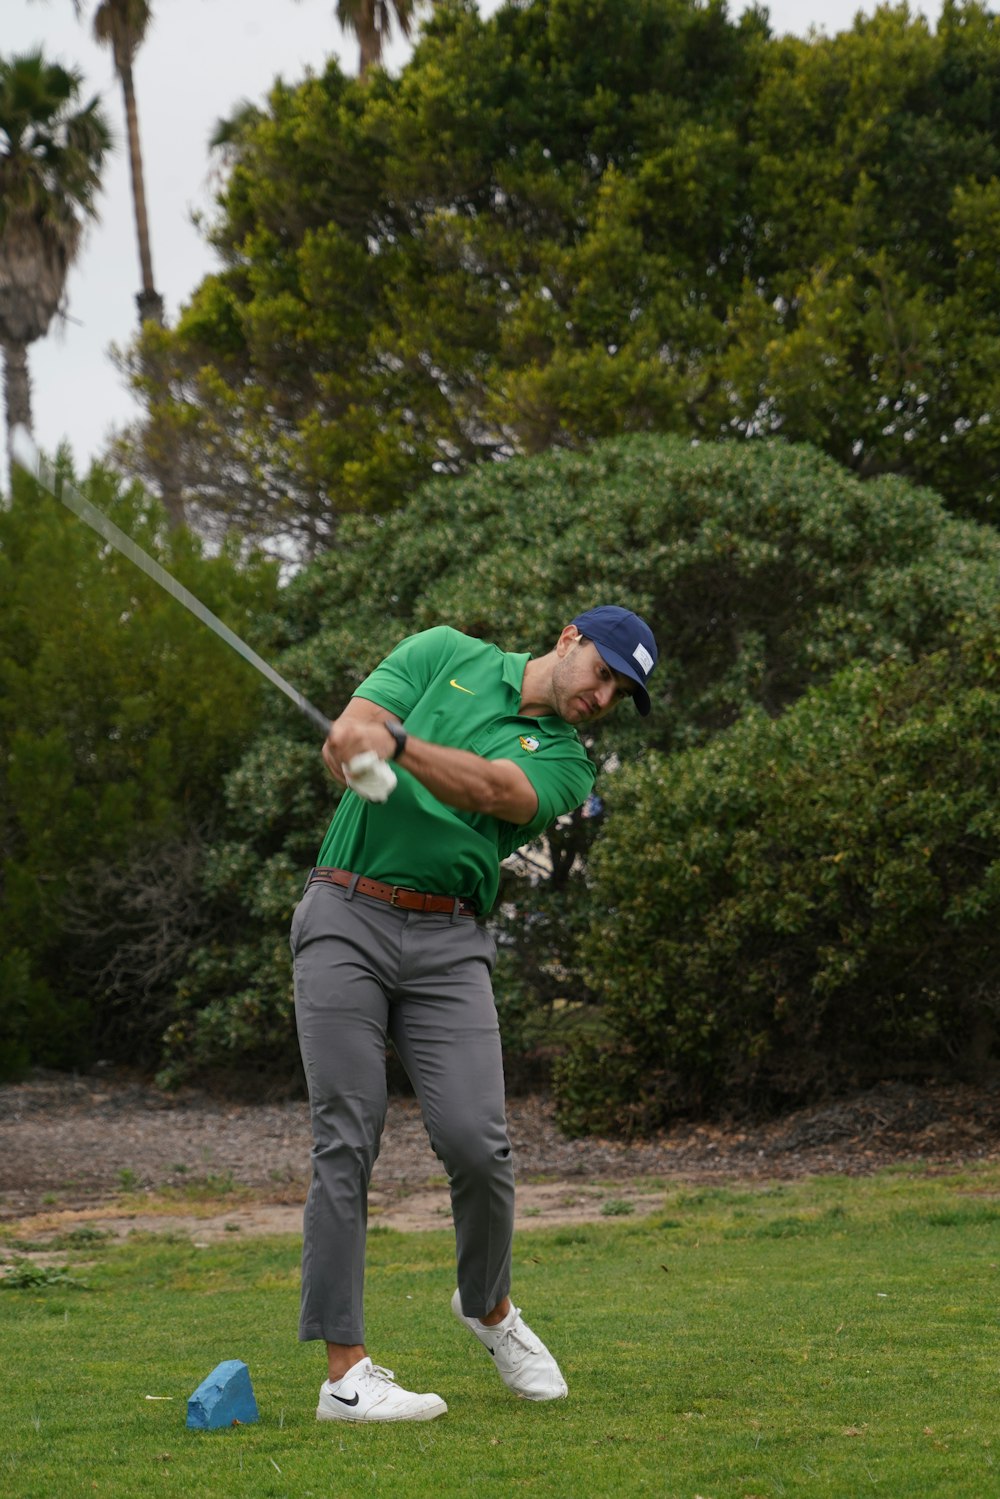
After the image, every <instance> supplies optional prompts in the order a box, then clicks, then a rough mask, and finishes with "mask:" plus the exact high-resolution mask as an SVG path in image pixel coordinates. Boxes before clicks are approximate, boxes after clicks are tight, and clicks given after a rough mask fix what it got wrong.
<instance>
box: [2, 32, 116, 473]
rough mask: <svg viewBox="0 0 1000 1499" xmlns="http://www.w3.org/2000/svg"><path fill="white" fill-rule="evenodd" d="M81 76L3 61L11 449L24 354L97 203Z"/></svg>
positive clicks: (104, 146) (102, 132)
mask: <svg viewBox="0 0 1000 1499" xmlns="http://www.w3.org/2000/svg"><path fill="white" fill-rule="evenodd" d="M81 82H82V79H81V75H80V74H79V73H78V72H76V71H70V70H67V69H66V68H62V67H60V66H59V65H58V64H50V63H46V62H45V61H44V59H43V57H42V54H41V53H40V52H32V53H27V54H25V55H24V56H21V57H14V58H11V59H10V60H0V342H2V344H3V352H4V379H5V392H6V410H7V434H8V449H9V446H10V436H11V434H12V432H13V430H14V428H15V427H17V426H24V427H26V428H27V429H28V430H29V431H30V430H31V427H32V419H31V382H30V377H29V372H28V346H29V344H31V343H33V342H34V341H35V340H36V339H39V338H42V337H44V335H45V334H46V333H47V332H48V329H49V326H50V324H51V322H52V319H53V318H54V317H55V316H56V314H57V313H58V312H60V311H61V310H62V307H63V303H64V299H65V294H66V278H67V275H68V273H69V268H70V266H71V265H72V264H73V262H74V260H75V259H76V256H77V254H78V252H79V249H80V243H81V237H82V233H83V228H84V225H85V224H86V221H87V220H88V218H94V217H96V207H95V200H96V197H97V192H98V189H99V186H100V180H101V167H102V165H103V163H104V158H105V155H106V153H107V151H108V150H109V147H110V135H109V132H108V128H107V125H106V123H105V120H104V116H103V115H102V113H101V111H100V109H99V107H98V103H97V100H96V99H92V100H91V101H90V103H89V104H86V105H83V106H82V107H79V108H78V107H76V106H77V101H78V97H79V92H80V85H81Z"/></svg>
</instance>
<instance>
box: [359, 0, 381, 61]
mask: <svg viewBox="0 0 1000 1499" xmlns="http://www.w3.org/2000/svg"><path fill="white" fill-rule="evenodd" d="M358 43H359V47H360V52H361V56H360V60H359V64H358V77H359V79H362V80H363V79H364V77H365V75H366V74H367V72H368V70H369V68H377V67H378V65H379V63H380V62H381V61H382V34H381V32H380V31H379V29H378V24H377V22H376V18H375V6H374V5H373V4H372V0H368V4H366V5H365V6H363V7H362V12H361V16H360V18H359V21H358Z"/></svg>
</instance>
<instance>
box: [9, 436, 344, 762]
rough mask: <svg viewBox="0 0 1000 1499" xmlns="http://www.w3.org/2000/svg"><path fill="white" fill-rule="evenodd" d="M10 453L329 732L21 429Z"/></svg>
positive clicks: (319, 716) (325, 727)
mask: <svg viewBox="0 0 1000 1499" xmlns="http://www.w3.org/2000/svg"><path fill="white" fill-rule="evenodd" d="M11 452H12V455H13V457H14V459H15V461H16V462H17V463H18V464H19V465H20V466H21V468H23V469H24V471H25V472H26V473H27V474H29V475H30V476H31V477H32V478H33V479H34V480H35V481H36V483H38V484H40V485H41V487H42V488H43V489H44V490H46V491H47V492H48V493H49V494H50V495H52V496H53V498H55V499H57V500H60V501H61V502H62V503H63V504H64V505H65V506H66V508H67V509H68V510H72V512H73V514H74V515H75V516H77V517H78V519H80V520H82V521H83V522H84V523H85V524H86V525H88V526H90V528H91V530H92V531H96V532H97V534H98V536H102V537H103V538H104V540H105V541H107V542H109V543H110V544H111V546H113V547H114V548H115V550H116V551H118V552H120V553H121V554H122V556H123V557H127V558H128V560H129V561H130V562H132V563H134V564H135V566H136V567H138V568H139V569H140V570H141V571H142V572H144V573H145V574H146V576H147V577H149V578H152V580H153V582H154V583H158V584H159V585H160V587H161V588H162V589H163V590H164V591H165V592H166V593H169V594H170V595H171V597H172V598H175V599H176V600H177V602H178V603H179V604H183V605H184V607H185V609H187V610H188V611H189V612H190V613H191V614H193V615H194V616H195V618H196V619H200V620H201V622H202V624H205V625H207V626H208V628H209V629H210V630H212V631H214V633H215V634H216V635H218V636H219V638H220V639H221V640H224V641H225V642H226V644H227V645H229V646H231V647H232V649H233V650H234V651H236V653H237V654H238V655H240V656H242V657H243V659H244V661H248V662H249V663H250V665H251V666H253V667H255V668H256V670H257V671H259V672H260V674H261V676H263V677H266V678H267V680H268V681H269V682H270V683H271V684H272V685H273V686H274V687H277V688H278V690H279V691H280V692H283V693H284V694H285V696H286V697H287V698H290V699H291V701H292V702H293V703H294V704H295V706H296V707H297V708H298V709H299V711H300V712H301V713H304V714H305V715H306V717H307V718H308V719H310V720H311V721H312V723H314V724H315V725H316V727H317V728H318V729H320V730H321V731H322V733H323V737H324V738H325V737H326V735H327V734H328V733H329V732H330V720H329V718H328V717H327V716H326V714H325V713H322V712H320V710H319V708H317V707H315V706H314V705H313V704H312V703H311V702H310V701H309V699H308V698H307V697H304V696H303V694H302V693H301V692H299V691H298V690H297V689H296V688H295V687H293V686H292V685H291V683H290V682H286V681H285V679H284V677H283V676H282V675H281V673H280V672H277V671H275V669H274V667H273V666H270V665H269V664H268V662H266V661H265V660H264V658H263V657H262V656H258V654H257V652H256V651H255V650H254V649H253V647H252V646H249V645H247V643H246V641H245V640H241V638H240V637H239V635H237V634H236V632H235V630H231V629H230V628H229V626H228V625H227V624H225V623H224V622H223V621H222V620H221V619H220V618H219V616H218V615H217V614H213V613H212V611H211V609H209V608H208V607H207V606H206V605H205V604H203V603H202V602H201V600H200V599H198V598H196V597H195V595H194V594H193V593H192V592H191V591H190V589H187V588H185V587H184V584H183V583H179V582H178V581H177V579H176V578H175V577H173V576H172V575H171V574H170V573H168V572H167V570H166V568H164V567H161V566H160V564H159V563H158V562H157V561H156V560H155V558H153V557H151V556H150V555H149V553H148V552H144V551H143V549H142V547H140V546H138V545H137V544H136V542H134V541H133V540H132V538H131V536H126V534H125V532H124V531H122V530H121V529H120V527H118V526H116V525H115V523H114V521H112V520H109V519H108V517H107V516H106V515H105V514H104V513H103V512H102V511H100V510H98V508H97V506H96V505H92V504H91V503H90V501H89V500H87V499H84V497H83V495H82V494H80V492H79V491H78V490H76V489H74V487H73V485H72V484H70V483H68V482H67V481H66V480H65V479H63V480H57V476H56V474H55V471H54V470H53V468H52V467H51V465H50V464H49V463H47V462H46V460H45V459H44V458H43V457H42V455H41V453H40V452H39V450H38V448H37V447H36V445H35V443H34V441H33V440H32V438H31V437H30V435H29V434H28V433H27V432H26V431H25V430H24V428H23V427H21V428H18V429H17V431H16V433H15V436H14V440H13V441H12V443H11Z"/></svg>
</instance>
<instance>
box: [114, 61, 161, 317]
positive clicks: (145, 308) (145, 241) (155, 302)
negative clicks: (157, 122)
mask: <svg viewBox="0 0 1000 1499" xmlns="http://www.w3.org/2000/svg"><path fill="white" fill-rule="evenodd" d="M120 73H121V80H122V93H123V94H124V96H125V124H126V128H127V130H128V159H129V167H130V169H131V172H132V204H133V207H134V208H135V232H136V238H137V239H138V241H139V273H140V276H141V278H142V290H141V291H140V292H139V295H138V296H137V297H136V302H137V304H138V307H139V323H140V325H141V324H142V323H143V321H145V320H146V319H149V320H150V321H152V322H154V323H159V325H160V327H161V328H162V327H163V298H162V297H161V296H160V294H159V292H158V291H157V290H156V287H155V286H154V285H153V256H152V252H151V250H150V247H149V217H148V215H147V213H146V188H145V185H144V182H143V176H142V151H141V149H140V146H139V112H138V110H137V108H136V103H135V88H134V86H133V83H132V67H131V64H128V63H127V64H125V65H124V66H123V67H122V68H121V69H120Z"/></svg>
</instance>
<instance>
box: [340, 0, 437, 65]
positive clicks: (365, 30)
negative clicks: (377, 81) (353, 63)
mask: <svg viewBox="0 0 1000 1499" xmlns="http://www.w3.org/2000/svg"><path fill="white" fill-rule="evenodd" d="M416 8H417V0H337V20H338V21H339V22H340V24H341V26H342V27H343V28H344V30H345V31H353V32H354V35H355V36H356V37H357V39H358V44H359V46H360V48H361V62H360V65H359V67H358V76H359V77H360V78H364V76H365V74H366V73H367V72H368V69H369V68H377V67H378V66H379V64H380V63H381V61H382V51H383V49H384V47H385V44H386V42H387V41H388V40H389V37H390V36H391V35H392V22H393V17H395V20H396V23H397V25H398V26H399V29H400V31H401V32H402V33H403V35H404V36H405V37H409V35H410V31H411V29H412V26H413V15H414V12H415V10H416Z"/></svg>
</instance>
